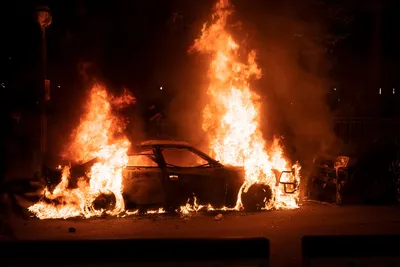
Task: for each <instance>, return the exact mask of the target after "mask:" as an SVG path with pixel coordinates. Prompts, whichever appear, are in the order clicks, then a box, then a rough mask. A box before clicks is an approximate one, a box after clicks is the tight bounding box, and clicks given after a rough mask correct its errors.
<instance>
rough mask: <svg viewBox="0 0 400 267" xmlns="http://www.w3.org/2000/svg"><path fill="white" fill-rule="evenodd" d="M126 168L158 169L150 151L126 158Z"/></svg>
mask: <svg viewBox="0 0 400 267" xmlns="http://www.w3.org/2000/svg"><path fill="white" fill-rule="evenodd" d="M127 166H128V167H147V168H148V167H158V164H157V162H156V161H155V158H154V153H153V151H152V150H148V151H144V152H141V153H139V154H135V155H130V156H129V157H128V164H127Z"/></svg>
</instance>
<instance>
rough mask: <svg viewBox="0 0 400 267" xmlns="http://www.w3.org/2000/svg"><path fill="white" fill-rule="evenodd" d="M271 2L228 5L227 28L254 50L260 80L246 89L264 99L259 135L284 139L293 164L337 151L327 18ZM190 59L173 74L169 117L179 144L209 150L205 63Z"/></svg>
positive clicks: (304, 7) (192, 34)
mask: <svg viewBox="0 0 400 267" xmlns="http://www.w3.org/2000/svg"><path fill="white" fill-rule="evenodd" d="M213 2H214V1H213ZM271 2H272V1H255V0H253V1H246V3H244V2H240V1H233V5H234V6H235V8H234V10H235V13H234V15H233V17H232V18H231V25H232V27H231V29H230V31H231V33H232V34H233V35H234V36H235V38H236V40H237V41H238V42H239V43H240V44H241V47H244V48H248V49H249V50H250V49H256V52H257V62H258V64H259V66H261V68H262V71H263V77H262V78H261V79H260V80H259V81H255V82H254V83H253V84H252V89H254V90H256V91H257V92H258V93H259V94H260V95H261V97H262V100H261V101H262V106H263V112H262V113H263V114H261V116H262V119H261V121H262V128H263V129H262V130H263V132H264V134H265V136H266V138H267V139H271V138H272V136H280V135H282V136H284V140H283V143H284V144H285V147H286V150H287V154H288V155H290V157H291V158H292V160H298V159H304V160H305V159H309V158H310V157H313V156H315V155H316V154H317V153H335V152H336V151H333V150H332V149H334V148H336V147H337V146H335V144H336V142H338V140H337V139H336V136H335V134H334V131H333V124H332V116H331V114H330V110H329V107H328V105H327V101H326V95H327V92H328V90H329V88H330V84H331V82H332V81H331V80H330V78H329V70H330V69H329V68H330V66H329V58H328V54H327V50H328V48H329V47H327V45H326V44H325V39H324V38H325V36H326V35H328V34H329V27H328V26H329V25H328V24H329V21H326V19H325V18H324V15H323V14H324V13H323V12H324V11H323V10H320V9H318V8H319V6H318V5H316V4H315V3H314V1H313V0H309V1H305V2H304V1H301V3H299V4H297V5H294V4H293V2H294V1H291V3H290V5H288V3H287V2H286V1H279V3H275V2H274V3H271ZM212 4H214V3H212ZM206 7H207V8H209V9H208V13H207V16H205V13H204V12H203V10H202V12H203V13H201V14H200V15H197V20H195V22H192V23H191V24H190V25H191V27H190V30H189V34H188V36H189V38H188V39H191V42H188V43H186V44H187V48H188V47H190V46H191V45H192V42H193V40H194V39H195V38H196V37H198V36H199V34H200V30H201V25H202V23H203V22H205V21H207V20H209V19H210V14H211V8H210V7H211V6H209V5H206V4H204V6H203V8H206ZM192 12H193V11H192ZM188 14H190V12H187V13H186V17H187V16H188ZM191 14H192V15H193V14H194V13H191ZM183 18H185V15H183ZM238 22H241V23H238ZM247 52H248V51H244V53H243V54H245V53H247ZM188 57H189V58H190V59H189V62H186V63H188V64H187V65H186V66H185V67H184V68H181V69H178V70H179V71H180V73H179V75H180V76H179V79H178V80H179V84H177V88H178V89H177V90H176V91H177V92H176V97H175V99H174V101H172V103H171V105H170V108H169V115H170V116H169V117H171V118H173V120H172V124H173V125H174V127H176V128H177V132H178V133H179V137H180V138H181V139H184V140H187V141H189V142H191V143H192V144H193V145H196V146H198V147H200V148H203V149H204V150H205V151H207V144H206V143H207V142H206V140H204V138H205V135H204V132H203V130H202V129H201V122H202V110H203V108H204V106H205V104H206V103H205V101H206V93H205V92H206V91H207V85H208V84H207V77H206V76H207V68H208V64H209V59H208V58H207V57H205V56H200V55H196V54H190V55H188Z"/></svg>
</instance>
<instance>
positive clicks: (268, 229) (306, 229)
mask: <svg viewBox="0 0 400 267" xmlns="http://www.w3.org/2000/svg"><path fill="white" fill-rule="evenodd" d="M215 215H216V213H213V214H211V213H205V214H204V213H201V214H200V213H198V214H196V213H195V214H192V215H191V216H187V217H181V218H180V217H171V216H167V215H146V216H130V217H125V218H98V219H90V220H82V219H73V220H72V219H70V220H38V219H31V220H28V221H19V220H18V221H15V222H13V226H14V228H15V231H16V235H17V237H18V238H20V239H87V238H88V239H91V238H179V237H182V238H187V237H260V236H263V237H267V238H268V239H269V240H270V242H271V263H272V265H273V266H297V265H298V264H299V263H300V260H301V254H300V252H301V250H300V247H301V244H300V240H301V237H302V236H304V235H323V234H324V235H326V234H334V235H339V234H400V207H394V206H392V207H388V206H342V207H338V206H335V205H328V204H321V203H311V202H306V203H303V204H302V206H301V208H300V209H297V210H281V211H268V212H260V213H253V214H248V213H240V212H226V213H225V214H223V218H222V219H221V220H219V221H216V220H214V216H215ZM70 227H74V228H75V229H76V232H74V233H71V232H69V228H70Z"/></svg>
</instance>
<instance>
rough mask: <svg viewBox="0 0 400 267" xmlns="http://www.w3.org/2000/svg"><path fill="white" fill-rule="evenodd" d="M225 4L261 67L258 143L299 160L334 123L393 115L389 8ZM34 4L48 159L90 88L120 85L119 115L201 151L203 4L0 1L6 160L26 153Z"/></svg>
mask: <svg viewBox="0 0 400 267" xmlns="http://www.w3.org/2000/svg"><path fill="white" fill-rule="evenodd" d="M232 2H233V4H234V5H235V6H236V13H235V15H234V17H233V19H234V20H233V21H232V23H235V22H237V21H239V20H240V21H241V22H242V24H241V25H236V26H237V27H232V29H231V30H232V33H233V34H234V35H235V37H237V40H238V41H239V42H242V41H245V44H246V45H247V46H248V47H250V48H254V49H256V51H257V53H258V55H259V58H258V62H259V64H260V66H261V67H262V69H263V74H264V76H263V78H262V79H261V80H259V81H257V82H255V83H254V88H255V90H257V92H259V94H260V95H261V96H262V100H261V101H262V102H263V112H262V114H263V118H265V121H268V124H266V125H262V127H263V131H264V133H265V134H266V136H267V138H270V137H271V136H272V135H277V134H278V135H279V134H284V135H285V136H286V137H288V138H287V139H290V140H295V141H292V142H291V145H293V146H294V147H296V149H295V150H296V151H302V153H303V155H300V156H304V157H305V156H307V155H308V154H312V153H315V152H316V151H325V150H327V149H328V148H329V147H332V146H333V144H335V143H338V142H339V143H340V142H341V138H340V137H338V134H337V133H336V132H335V131H334V128H335V127H334V124H335V118H336V117H345V118H354V117H357V118H358V117H368V118H383V117H397V116H398V115H399V108H398V102H399V101H398V99H399V93H400V84H399V78H398V75H397V66H398V64H399V63H400V62H399V59H400V57H399V51H398V47H400V43H399V38H396V37H397V36H396V35H397V26H396V25H400V24H399V23H398V22H399V16H398V15H397V12H398V10H399V9H398V6H399V4H397V3H396V1H394V0H393V1H389V0H387V1H372V0H370V1H344V0H337V1H333V0H332V1H328V0H324V1H323V0H321V1H317V0H307V1H296V0H293V1H289V0H284V1H279V3H277V2H276V1H261V0H251V1H249V0H246V1H244V0H242V1H240V0H236V1H232ZM43 4H44V5H48V6H49V7H50V9H51V10H52V13H53V23H52V25H51V26H50V27H49V28H48V30H47V68H48V69H47V76H48V77H47V78H48V79H50V80H51V100H50V102H49V107H48V113H49V141H48V142H49V153H50V154H58V153H60V150H62V147H63V144H65V143H67V141H68V137H69V133H70V132H71V131H72V129H73V128H74V127H75V126H76V124H77V123H78V122H79V114H81V113H82V111H83V108H84V103H85V96H86V94H87V91H88V90H87V89H88V87H89V86H90V84H91V82H92V81H93V80H94V79H96V80H99V81H101V82H104V83H106V84H107V85H108V88H109V90H110V91H111V92H113V93H118V92H120V91H121V90H122V88H124V87H126V88H128V89H129V90H130V91H131V92H132V93H133V94H134V95H135V97H136V98H137V104H136V106H135V107H133V108H132V109H131V110H129V111H128V112H127V114H128V116H132V117H133V116H134V114H139V117H140V118H144V121H145V123H144V124H146V120H147V118H146V116H148V115H147V110H148V109H147V107H148V106H149V105H150V104H154V103H155V104H156V106H157V108H158V109H159V110H160V111H162V112H163V113H164V115H165V120H166V121H167V122H168V123H167V125H168V127H167V128H168V130H167V132H168V133H169V136H179V137H180V138H181V139H185V140H188V141H191V142H193V143H194V145H199V146H201V143H202V142H203V141H204V137H203V135H204V134H202V133H201V131H200V130H199V129H200V125H201V112H199V111H201V109H202V108H203V106H204V103H205V101H204V100H205V99H204V92H205V90H206V87H207V80H206V72H207V64H208V60H207V57H206V56H201V55H197V54H188V53H187V50H188V48H189V47H190V46H191V45H192V44H193V41H194V39H195V38H196V37H198V36H199V34H200V29H201V25H202V23H204V22H205V21H207V20H208V19H209V18H210V14H211V8H212V5H213V4H214V1H209V0H207V1H204V0H196V1H185V0H171V1H167V0H161V1H122V0H118V1H113V2H111V1H100V2H95V1H83V0H80V1H79V0H76V1H74V0H68V1H61V0H59V1H57V0H53V1H33V0H32V1H17V0H16V1H3V2H1V4H0V5H1V10H2V15H1V23H0V27H1V34H2V38H1V43H2V49H1V50H0V66H1V70H0V83H1V87H0V90H2V98H1V100H2V106H3V107H4V108H3V111H4V112H3V118H4V125H5V127H4V131H3V133H5V135H7V138H8V139H7V140H8V141H7V142H6V144H7V147H8V148H9V150H10V151H19V152H15V153H14V154H15V155H19V156H18V157H21V156H20V155H21V154H24V155H27V154H29V153H28V152H24V151H31V150H34V149H35V148H36V147H37V142H36V141H34V140H37V134H38V129H36V128H35V127H36V126H37V125H38V121H37V114H38V112H39V109H38V99H39V95H40V94H39V92H40V89H39V88H40V67H41V65H40V59H41V57H40V45H41V42H40V37H41V35H40V28H39V26H38V24H37V22H36V19H35V8H36V6H38V5H43ZM239 26H240V27H239ZM161 86H162V87H163V90H160V87H161ZM379 88H382V90H381V94H379ZM393 88H396V90H398V92H397V91H395V93H394V94H393ZM397 88H398V89H397ZM263 121H264V120H263ZM129 127H130V128H129V129H130V130H129V131H130V132H131V136H132V132H134V131H143V129H140V130H139V128H143V126H142V124H140V126H139V124H137V127H136V125H130V126H129ZM135 127H136V128H135ZM10 140H14V141H10ZM12 144H13V145H12ZM21 144H22V145H21ZM296 156H297V157H300V156H299V155H298V154H297V155H296ZM27 158H28V159H26V160H27V161H28V160H29V158H30V156H27Z"/></svg>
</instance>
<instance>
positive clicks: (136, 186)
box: [123, 149, 165, 205]
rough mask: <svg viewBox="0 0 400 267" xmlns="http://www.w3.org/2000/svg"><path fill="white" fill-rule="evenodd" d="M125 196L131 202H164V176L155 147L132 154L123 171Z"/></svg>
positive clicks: (146, 203)
mask: <svg viewBox="0 0 400 267" xmlns="http://www.w3.org/2000/svg"><path fill="white" fill-rule="evenodd" d="M123 177H124V196H125V200H126V201H127V202H128V203H130V204H136V205H154V204H163V203H164V199H165V191H164V185H163V176H162V172H161V169H160V168H159V164H158V161H157V159H156V156H155V154H154V150H153V149H148V150H144V151H141V152H140V153H136V154H133V155H130V156H129V158H128V164H127V167H126V168H125V169H124V172H123Z"/></svg>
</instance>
